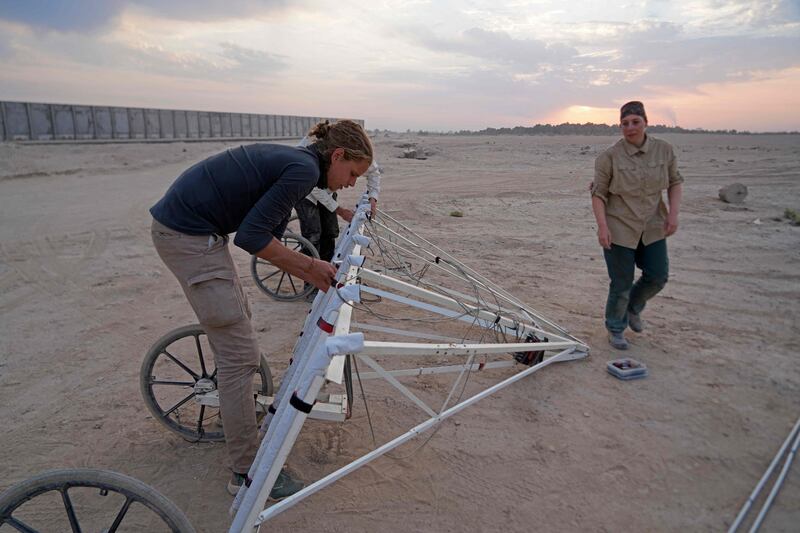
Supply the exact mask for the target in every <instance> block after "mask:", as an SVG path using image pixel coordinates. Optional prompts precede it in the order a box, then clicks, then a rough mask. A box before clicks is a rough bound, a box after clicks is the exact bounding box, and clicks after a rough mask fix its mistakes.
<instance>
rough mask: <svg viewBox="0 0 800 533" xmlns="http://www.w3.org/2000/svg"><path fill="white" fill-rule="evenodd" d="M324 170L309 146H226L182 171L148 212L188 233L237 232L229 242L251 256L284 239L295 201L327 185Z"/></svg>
mask: <svg viewBox="0 0 800 533" xmlns="http://www.w3.org/2000/svg"><path fill="white" fill-rule="evenodd" d="M323 168H324V164H323V159H322V156H321V155H320V154H319V152H318V151H317V149H316V148H315V147H314V146H313V145H312V146H309V147H307V148H299V147H293V146H283V145H278V144H251V145H248V146H240V147H238V148H231V149H228V150H226V151H224V152H222V153H220V154H217V155H215V156H212V157H209V158H208V159H206V160H205V161H201V162H200V163H197V164H195V165H193V166H192V167H190V168H189V169H187V170H186V171H185V172H184V173H183V174H181V175H180V176H179V177H178V179H177V180H175V183H173V184H172V185H171V186H170V188H169V189H168V190H167V192H166V194H164V197H163V198H162V199H161V200H159V201H158V203H156V205H154V206H153V207H151V208H150V213H151V214H152V215H153V218H155V219H156V220H158V221H159V222H161V223H162V224H164V225H165V226H167V227H168V228H172V229H174V230H175V231H180V232H181V233H186V234H188V235H210V234H212V233H216V234H218V235H226V234H228V233H233V232H236V238H235V239H234V241H233V242H234V244H236V245H237V246H239V247H240V248H243V249H245V250H247V251H248V252H249V253H251V254H255V253H256V252H258V251H260V250H262V249H263V248H264V247H265V246H266V245H267V244H269V242H270V241H271V240H272V238H273V236H275V237H278V238H280V237H282V236H283V231H284V230H285V229H286V223H287V221H288V220H289V215H290V214H291V211H292V207H294V205H295V204H296V203H297V202H299V201H300V200H302V199H303V198H305V197H306V195H308V193H310V192H311V189H313V188H314V187H322V188H324V187H327V180H326V172H324V171H323Z"/></svg>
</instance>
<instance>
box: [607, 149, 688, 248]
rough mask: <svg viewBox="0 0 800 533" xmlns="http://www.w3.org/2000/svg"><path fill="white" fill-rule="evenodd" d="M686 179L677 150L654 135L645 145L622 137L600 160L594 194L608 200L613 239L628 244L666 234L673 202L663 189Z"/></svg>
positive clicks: (609, 227) (654, 239)
mask: <svg viewBox="0 0 800 533" xmlns="http://www.w3.org/2000/svg"><path fill="white" fill-rule="evenodd" d="M678 183H683V177H682V176H681V174H680V172H678V165H677V160H676V159H675V152H674V151H673V149H672V145H670V144H669V143H668V142H666V141H662V140H661V139H655V138H653V137H650V136H649V135H648V136H647V137H646V138H645V141H644V144H643V145H642V146H641V147H638V148H637V147H636V146H634V145H632V144H631V143H629V142H628V141H626V140H625V139H620V140H619V142H617V143H616V144H615V145H614V146H612V147H611V148H609V149H608V150H606V151H605V152H603V153H602V154H600V155H599V156H598V157H597V159H596V160H595V162H594V183H593V184H592V195H593V196H597V197H598V198H600V199H601V200H603V203H605V204H606V221H607V223H608V230H609V232H611V242H612V243H614V244H617V245H619V246H624V247H625V248H633V249H636V247H637V246H638V245H639V240H640V239H641V241H642V242H643V243H644V244H645V246H646V245H648V244H651V243H654V242H656V241H658V240H661V239H663V238H664V221H665V220H666V217H667V206H666V205H665V204H664V198H663V194H662V191H664V190H666V189H668V188H670V187H672V186H673V185H677V184H678Z"/></svg>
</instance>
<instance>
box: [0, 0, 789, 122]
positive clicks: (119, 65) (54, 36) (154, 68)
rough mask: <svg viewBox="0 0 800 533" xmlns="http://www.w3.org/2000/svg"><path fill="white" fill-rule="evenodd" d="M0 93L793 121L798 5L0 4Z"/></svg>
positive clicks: (572, 118)
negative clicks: (632, 107)
mask: <svg viewBox="0 0 800 533" xmlns="http://www.w3.org/2000/svg"><path fill="white" fill-rule="evenodd" d="M0 72H1V73H2V75H0V100H18V101H35V102H52V103H77V104H96V105H119V106H142V107H161V108H174V109H200V110H212V111H236V112H251V113H275V114H293V115H311V116H320V115H322V116H340V117H353V118H362V119H365V120H366V124H367V127H369V128H389V129H394V130H405V129H407V128H411V129H415V130H416V129H428V130H442V131H447V130H458V129H482V128H485V127H488V126H492V127H502V126H517V125H533V124H536V123H539V122H541V123H544V122H550V123H558V122H566V121H569V122H587V121H592V122H605V123H615V122H616V121H617V120H618V118H619V117H618V114H617V110H618V108H619V106H620V104H622V103H624V102H626V101H628V100H632V99H639V100H643V101H644V102H645V105H646V107H647V110H648V115H649V118H650V123H651V124H654V123H664V124H669V125H680V126H683V127H686V128H696V127H703V128H708V129H716V128H725V129H729V128H735V129H739V130H745V129H746V130H752V131H778V130H800V1H798V0H791V1H788V0H787V1H769V0H763V1H743V0H725V1H716V0H687V1H667V0H663V1H660V0H651V1H639V2H633V1H631V2H629V3H623V2H606V1H595V2H580V1H578V2H564V1H561V0H527V1H526V0H519V1H503V0H486V1H484V0H473V1H455V0H442V1H422V0H402V1H401V0H374V1H358V0H340V1H338V2H323V1H317V0H300V1H290V0H261V1H260V0H227V1H226V2H218V1H210V0H191V1H190V0H176V1H169V0H107V1H103V0H73V1H67V0H54V1H41V0H24V1H11V0H0Z"/></svg>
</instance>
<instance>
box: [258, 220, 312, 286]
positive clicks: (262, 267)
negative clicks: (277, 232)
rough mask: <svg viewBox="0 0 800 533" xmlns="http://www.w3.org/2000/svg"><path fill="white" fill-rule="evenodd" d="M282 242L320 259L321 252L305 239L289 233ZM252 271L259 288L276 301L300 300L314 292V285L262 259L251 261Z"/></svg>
mask: <svg viewBox="0 0 800 533" xmlns="http://www.w3.org/2000/svg"><path fill="white" fill-rule="evenodd" d="M282 242H283V245H284V246H286V247H287V248H289V249H291V250H294V251H295V252H300V253H302V254H305V255H310V256H311V257H313V258H314V259H319V252H317V249H316V248H314V245H313V244H311V242H310V241H309V240H308V239H306V238H305V237H302V236H300V235H297V234H296V233H291V232H289V231H287V232H286V233H284V234H283V239H282ZM250 271H251V273H252V274H253V280H255V282H256V285H258V288H259V289H261V290H262V291H264V292H265V293H267V294H268V295H269V296H271V297H272V298H275V299H276V300H283V301H291V300H299V299H300V298H304V297H306V296H307V295H309V294H311V291H313V290H314V286H313V285H310V284H306V283H305V282H304V281H303V280H302V279H300V278H297V277H295V276H292V275H291V274H287V273H286V272H284V271H283V270H281V269H279V268H278V267H276V266H275V265H273V264H272V263H270V262H269V261H267V260H266V259H261V258H260V257H256V256H253V258H252V259H251V261H250Z"/></svg>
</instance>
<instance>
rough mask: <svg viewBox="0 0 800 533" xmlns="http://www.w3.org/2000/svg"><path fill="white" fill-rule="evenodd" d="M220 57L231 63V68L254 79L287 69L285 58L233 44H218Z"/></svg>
mask: <svg viewBox="0 0 800 533" xmlns="http://www.w3.org/2000/svg"><path fill="white" fill-rule="evenodd" d="M220 49H221V51H222V52H221V56H222V57H224V58H226V59H228V60H229V61H231V63H232V65H231V67H232V68H233V69H234V70H237V71H239V72H241V73H250V74H251V75H252V76H254V77H260V76H261V75H266V74H272V73H275V72H277V71H280V70H283V69H285V68H287V67H288V63H287V62H286V60H285V58H284V57H282V56H279V55H276V54H270V53H269V52H264V51H262V50H254V49H252V48H245V47H243V46H239V45H237V44H235V43H230V42H226V43H220Z"/></svg>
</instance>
